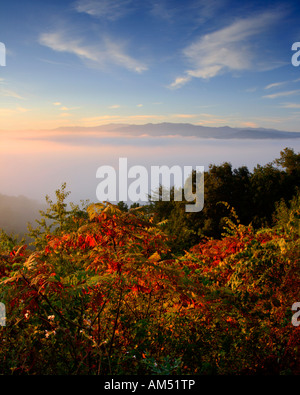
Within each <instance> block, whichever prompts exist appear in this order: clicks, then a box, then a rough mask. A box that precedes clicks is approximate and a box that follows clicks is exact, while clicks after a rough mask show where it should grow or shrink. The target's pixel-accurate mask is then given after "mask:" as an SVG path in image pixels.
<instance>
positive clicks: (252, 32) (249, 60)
mask: <svg viewBox="0 0 300 395" xmlns="http://www.w3.org/2000/svg"><path fill="white" fill-rule="evenodd" d="M279 18H280V14H279V13H278V12H265V13H262V14H261V15H255V16H251V17H248V18H243V19H239V20H236V21H235V22H233V23H232V24H230V25H229V26H227V27H225V28H222V29H219V30H216V31H214V32H212V33H208V34H206V35H204V36H201V37H200V38H199V39H198V40H196V41H195V42H193V43H192V44H191V45H189V46H187V47H186V48H185V49H184V50H183V55H184V58H185V59H186V60H187V61H188V63H189V64H190V65H191V66H192V68H191V69H188V70H186V71H185V72H184V75H182V76H179V77H177V78H176V79H175V81H174V82H172V83H171V84H170V86H169V87H170V88H179V87H181V86H183V85H184V84H185V83H187V82H189V81H190V80H191V79H192V78H202V79H209V78H212V77H215V76H216V75H219V74H220V73H223V72H226V71H243V70H250V69H252V68H254V67H256V68H257V67H258V62H255V57H256V54H255V53H254V51H253V48H252V47H251V41H253V39H254V38H255V36H258V35H259V34H261V33H263V32H264V31H266V30H267V29H268V28H270V27H271V26H272V25H273V24H274V23H275V22H276V21H278V19H279ZM276 66H277V65H276ZM259 67H261V68H263V65H260V66H259Z"/></svg>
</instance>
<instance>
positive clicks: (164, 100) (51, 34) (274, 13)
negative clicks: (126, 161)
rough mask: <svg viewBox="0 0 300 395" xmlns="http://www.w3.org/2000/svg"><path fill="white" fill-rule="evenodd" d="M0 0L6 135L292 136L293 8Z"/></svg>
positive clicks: (295, 102) (169, 1) (224, 0)
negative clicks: (208, 129)
mask: <svg viewBox="0 0 300 395" xmlns="http://www.w3.org/2000/svg"><path fill="white" fill-rule="evenodd" d="M297 3H298V2H296V1H295V2H293V1H286V2H277V1H264V2H261V1H250V2H240V1H229V0H214V1H204V0H203V1H202V0H200V1H199V0H197V1H196V0H184V1H183V0H181V1H178V0H160V1H158V0H149V1H144V0H72V1H66V0H64V1H53V0H52V1H47V0H46V1H37V0H31V1H28V0H27V1H16V0H12V1H9V2H6V3H4V4H2V5H1V15H0V26H1V31H0V41H1V42H3V43H4V44H5V46H6V50H7V54H6V67H1V68H0V115H1V118H2V122H1V126H0V128H1V129H20V128H21V127H24V128H26V129H39V128H55V127H59V126H67V125H80V126H94V125H98V124H105V123H110V122H117V123H122V122H125V123H147V122H154V123H157V122H165V121H167V122H191V123H195V124H204V125H208V126H210V125H212V126H224V125H229V126H241V127H244V126H254V127H256V126H259V127H271V128H277V129H283V130H289V131H299V127H298V124H299V114H300V100H299V98H300V67H299V68H297V67H294V66H292V64H291V56H292V54H293V52H292V51H291V45H292V43H293V42H295V41H298V40H300V28H299V23H298V20H297V17H298V15H299V8H300V7H299V5H298V4H299V3H298V4H297Z"/></svg>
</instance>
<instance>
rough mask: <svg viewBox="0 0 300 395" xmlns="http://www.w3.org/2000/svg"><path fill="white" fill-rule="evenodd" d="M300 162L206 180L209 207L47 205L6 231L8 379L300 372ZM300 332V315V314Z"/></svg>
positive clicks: (4, 359)
mask: <svg viewBox="0 0 300 395" xmlns="http://www.w3.org/2000/svg"><path fill="white" fill-rule="evenodd" d="M299 180H300V154H295V153H294V152H293V150H291V149H288V148H287V149H285V150H284V151H283V152H281V157H280V158H279V159H277V160H275V161H274V163H272V164H268V165H266V166H264V167H261V166H258V167H257V168H256V169H254V172H253V173H252V174H250V172H249V171H248V170H247V168H245V167H243V168H240V169H237V170H232V168H231V165H230V164H229V163H225V164H223V165H221V166H211V167H210V169H209V171H208V172H207V173H206V174H205V204H204V209H203V211H202V212H200V213H189V214H187V213H185V212H184V203H180V202H162V201H159V202H152V203H151V204H149V205H147V206H143V207H137V206H138V205H134V206H133V207H131V208H128V207H127V206H126V205H125V204H124V203H122V202H120V203H119V205H112V204H109V203H93V204H87V203H84V202H83V203H82V206H81V207H79V206H78V205H71V206H70V208H68V207H67V205H66V203H65V201H66V198H67V196H68V195H69V192H67V191H66V185H65V184H64V185H63V186H62V187H61V188H60V189H59V190H57V191H56V201H55V202H53V201H51V200H50V199H49V198H47V203H48V209H47V210H46V211H44V212H43V211H42V212H41V217H40V219H38V221H37V225H38V226H37V227H36V228H34V227H33V226H30V227H29V235H30V237H31V238H32V240H33V245H32V246H31V248H33V250H32V249H29V248H28V246H27V245H25V244H22V243H19V241H17V240H16V239H15V238H14V237H13V236H11V235H7V234H6V233H4V232H2V234H1V237H0V276H1V279H0V301H1V302H2V303H4V304H5V307H6V326H3V327H0V342H1V348H0V373H1V374H50V375H51V374H67V375H70V374H77V375H82V374H88V375H94V374H101V375H106V374H199V375H200V374H202V375H208V374H216V375H224V374H247V375H255V374H299V373H300V349H299V344H300V325H297V324H298V321H297V319H295V316H294V319H293V315H295V313H296V312H295V311H293V310H292V306H293V304H294V303H295V302H300V295H299V286H300V260H299V258H300V239H299V236H300V194H299V191H298V189H297V188H298V187H299ZM298 320H299V324H300V318H298Z"/></svg>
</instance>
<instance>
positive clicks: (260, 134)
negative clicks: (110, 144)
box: [55, 122, 300, 139]
mask: <svg viewBox="0 0 300 395" xmlns="http://www.w3.org/2000/svg"><path fill="white" fill-rule="evenodd" d="M55 132H64V133H66V134H78V133H79V134H81V133H83V132H86V133H92V134H93V135H94V136H97V135H98V134H99V137H100V136H101V134H102V133H105V132H109V133H111V134H112V135H116V134H117V135H118V136H122V137H126V136H145V135H146V136H153V137H159V136H186V137H199V138H213V139H290V138H292V139H294V138H300V132H286V131H281V130H276V129H264V128H232V127H229V126H221V127H210V126H202V125H193V124H190V123H168V122H164V123H158V124H153V123H147V124H144V125H126V124H109V125H101V126H93V127H79V126H74V127H61V128H57V129H55Z"/></svg>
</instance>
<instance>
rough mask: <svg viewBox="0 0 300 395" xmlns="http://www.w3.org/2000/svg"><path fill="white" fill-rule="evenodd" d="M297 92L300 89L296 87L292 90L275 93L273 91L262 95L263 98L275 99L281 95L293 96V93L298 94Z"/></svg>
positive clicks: (299, 91)
mask: <svg viewBox="0 0 300 395" xmlns="http://www.w3.org/2000/svg"><path fill="white" fill-rule="evenodd" d="M299 94H300V89H296V90H293V91H285V92H277V93H273V94H272V95H265V96H263V98H265V99H277V98H278V97H282V96H293V95H299Z"/></svg>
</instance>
